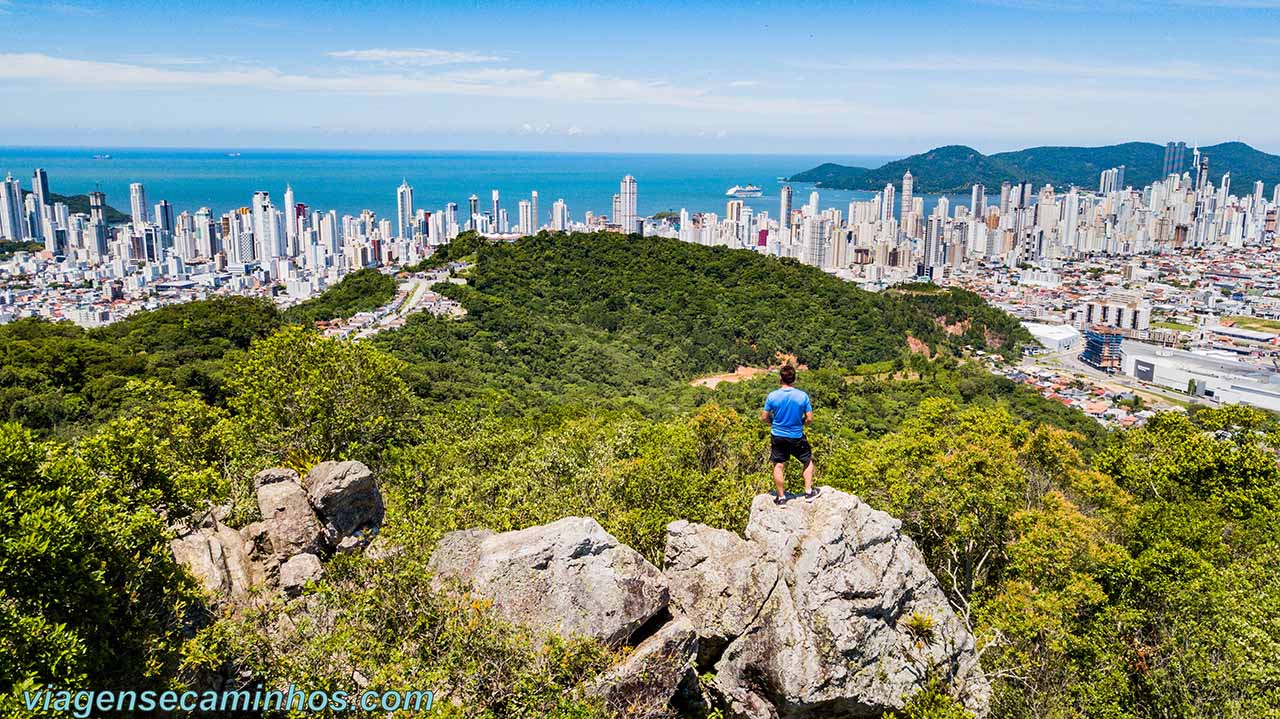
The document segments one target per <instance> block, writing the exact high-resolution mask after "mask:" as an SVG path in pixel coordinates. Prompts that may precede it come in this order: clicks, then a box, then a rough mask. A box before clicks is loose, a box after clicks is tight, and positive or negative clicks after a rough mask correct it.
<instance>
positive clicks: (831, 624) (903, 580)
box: [432, 487, 991, 719]
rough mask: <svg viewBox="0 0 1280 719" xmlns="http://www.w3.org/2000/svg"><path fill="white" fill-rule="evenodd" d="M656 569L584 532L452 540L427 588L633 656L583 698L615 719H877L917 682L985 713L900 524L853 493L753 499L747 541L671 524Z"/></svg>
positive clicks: (572, 529) (973, 659) (963, 655)
mask: <svg viewBox="0 0 1280 719" xmlns="http://www.w3.org/2000/svg"><path fill="white" fill-rule="evenodd" d="M663 563H664V565H665V567H664V569H663V570H661V571H660V570H659V569H658V568H657V567H654V566H653V565H652V564H649V563H648V562H647V561H645V560H644V559H643V558H642V557H640V555H639V554H637V553H636V552H635V551H634V550H632V549H630V548H629V547H626V546H625V545H622V544H620V543H619V542H618V541H617V540H616V539H615V538H614V537H612V536H611V535H610V534H608V533H607V532H605V531H604V530H603V529H602V528H601V527H600V525H599V524H597V523H596V522H595V520H592V519H589V518H580V517H570V518H566V519H562V520H560V521H558V522H554V523H552V524H548V525H545V526H541V527H532V528H529V529H524V530H520V531H515V532H506V533H503V534H494V533H492V532H488V531H487V530H466V531H462V532H454V533H452V534H450V535H447V536H446V537H444V538H443V539H442V540H441V542H440V545H439V547H438V549H437V550H436V553H435V554H434V555H433V556H432V567H433V569H434V571H435V576H436V578H437V581H439V582H442V583H444V585H446V586H447V585H450V584H460V585H464V586H465V587H466V588H467V589H469V590H470V591H472V592H474V593H476V594H479V595H481V596H485V597H488V598H490V599H492V600H493V602H494V607H495V609H496V610H497V611H498V612H499V613H500V614H501V615H502V616H503V617H504V618H505V619H507V620H509V621H512V622H516V623H520V624H525V625H528V626H533V627H538V628H543V629H546V630H549V631H554V632H559V633H562V634H566V635H572V634H580V635H587V636H592V637H597V638H599V639H602V640H604V641H607V642H611V643H613V644H634V645H635V648H634V649H633V650H632V651H631V652H630V653H629V654H628V655H627V658H626V659H625V660H624V661H623V662H622V663H621V664H619V665H618V666H616V667H614V668H613V669H612V670H611V671H610V672H608V673H607V674H605V675H604V676H602V677H599V678H597V679H596V680H594V681H592V682H589V683H588V684H587V685H586V691H589V692H592V693H594V694H595V695H597V696H598V697H600V698H601V699H602V700H603V701H605V703H606V704H608V705H609V706H610V708H612V709H613V710H614V711H615V713H616V714H617V715H619V716H628V717H661V716H670V715H674V714H676V713H678V712H679V710H680V709H682V708H684V707H685V706H688V705H690V704H699V703H710V704H714V705H718V706H722V707H724V708H725V709H727V710H728V714H729V715H731V716H737V717H746V718H749V719H804V718H807V717H815V718H816V717H879V716H881V715H883V714H884V713H885V712H888V711H891V710H894V709H900V708H902V707H903V705H904V704H905V702H906V701H907V700H908V699H909V698H910V697H911V695H913V694H914V693H915V692H917V691H919V690H920V688H922V687H923V686H924V685H925V684H926V683H927V682H928V681H929V679H930V677H938V678H940V679H941V680H942V681H943V682H944V683H945V685H946V686H948V687H949V688H950V690H951V692H952V695H953V696H954V697H955V698H956V699H958V700H959V701H960V702H961V703H962V704H963V705H964V706H965V708H967V709H968V710H969V711H971V712H973V713H974V714H975V715H977V716H983V715H985V714H986V712H987V708H988V704H989V701H990V693H991V690H990V686H989V685H988V683H987V680H986V678H985V677H984V676H983V673H982V669H981V668H980V667H979V665H978V659H977V655H976V652H975V646H974V638H973V636H972V634H970V632H969V631H968V629H967V628H966V627H965V624H964V623H963V622H962V621H961V620H960V618H959V617H958V616H957V615H956V613H955V612H954V611H953V610H952V608H951V605H950V604H949V602H948V601H947V598H946V596H945V595H944V594H943V592H942V588H941V587H940V586H939V584H938V581H937V579H936V578H935V577H934V576H933V575H932V574H931V573H930V572H929V570H928V568H927V567H926V566H925V563H924V557H923V556H922V555H921V553H920V550H919V549H918V548H917V547H916V546H915V543H914V542H912V541H911V539H910V538H908V537H907V536H905V535H904V534H903V533H902V525H901V523H900V522H899V521H898V520H896V519H894V518H893V517H891V516H889V515H888V514H885V513H884V512H880V511H877V510H874V509H872V508H871V507H869V506H868V505H867V504H866V503H864V502H863V501H862V500H860V499H858V498H857V497H855V496H852V495H849V494H845V493H843V492H839V491H837V490H834V489H831V488H829V487H827V488H824V490H823V491H822V493H821V494H820V495H819V496H818V497H816V498H814V499H812V500H795V501H792V502H790V503H788V504H787V505H785V506H777V505H775V504H774V503H773V501H772V499H771V497H770V496H768V495H761V496H759V497H757V498H756V499H755V501H754V503H753V504H752V507H751V519H750V522H749V523H748V525H747V530H746V537H745V538H743V537H740V536H738V535H737V534H734V533H733V532H727V531H724V530H719V529H713V528H711V527H707V526H703V525H699V524H691V523H689V522H685V521H679V522H674V523H672V524H671V525H670V526H668V527H667V543H666V552H665V558H664V562H663ZM699 675H701V676H702V680H700V679H699ZM708 676H709V677H710V678H709V679H707V677H708Z"/></svg>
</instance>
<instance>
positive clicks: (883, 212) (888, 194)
mask: <svg viewBox="0 0 1280 719" xmlns="http://www.w3.org/2000/svg"><path fill="white" fill-rule="evenodd" d="M893 195H894V190H893V184H892V183H890V184H888V185H885V186H884V193H883V197H884V201H883V202H881V203H880V220H881V221H882V222H888V221H889V220H892V219H893Z"/></svg>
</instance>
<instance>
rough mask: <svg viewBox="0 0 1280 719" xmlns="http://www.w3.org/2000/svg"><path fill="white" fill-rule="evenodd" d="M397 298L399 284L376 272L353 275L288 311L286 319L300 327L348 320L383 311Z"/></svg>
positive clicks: (360, 272)
mask: <svg viewBox="0 0 1280 719" xmlns="http://www.w3.org/2000/svg"><path fill="white" fill-rule="evenodd" d="M395 295H396V280H395V278H394V277H392V276H391V275H385V274H383V273H381V272H379V271H378V270H375V269H363V270H357V271H356V272H352V273H351V274H349V275H347V276H346V277H343V278H342V281H341V282H339V283H338V284H336V285H334V286H333V287H330V288H329V289H327V290H325V291H324V292H323V293H321V294H320V295H319V296H318V297H313V298H311V299H309V300H305V301H303V302H301V303H299V304H296V305H294V306H293V307H290V308H289V309H287V310H285V313H284V319H285V321H287V322H293V323H298V324H312V323H314V322H317V321H320V320H332V319H346V318H347V317H350V316H352V315H354V314H356V313H357V312H367V311H369V310H372V309H375V308H378V307H381V306H382V305H385V304H386V303H388V302H390V301H391V298H392V297H395Z"/></svg>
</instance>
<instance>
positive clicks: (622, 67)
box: [0, 0, 1280, 154]
mask: <svg viewBox="0 0 1280 719" xmlns="http://www.w3.org/2000/svg"><path fill="white" fill-rule="evenodd" d="M1278 104H1280V0H1221V1H1215V0H1183V1H1182V2H1176V3H1167V4H1155V3H1137V2H1122V1H1120V0H1093V1H1091V2H1090V1H1085V0H1082V1H1080V2H1066V1H1060V0H991V1H989V2H977V3H935V2H866V3H849V2H844V3H823V2H817V3H789V4H781V3H771V2H750V1H747V0H742V1H740V2H732V3H728V2H723V3H722V2H714V3H699V2H693V1H688V2H670V3H669V2H661V1H660V2H644V3H629V2H610V3H582V2H564V1H558V0H542V1H541V2H516V3H502V2H486V3H467V2H452V3H411V2H373V1H365V2H352V1H351V0H346V1H344V2H314V3H307V4H302V5H298V4H290V3H284V2H276V3H239V2H189V3H184V2H129V1H118V2H92V1H89V0H54V1H53V2H47V1H46V2H38V3H37V2H27V1H26V0H0V107H3V111H0V145H90V146H114V145H130V146H185V147H318V148H386V149H530V150H534V149H546V150H582V151H642V152H650V151H652V152H667V151H671V152H767V153H789V152H795V153H810V152H831V153H833V154H905V153H910V152H916V151H920V150H924V149H928V148H929V147H933V146H936V145H940V144H948V143H963V144H968V145H973V146H975V147H977V148H978V149H980V150H983V151H987V152H993V151H999V150H1007V149H1015V148H1019V147H1025V146H1028V145H1035V144H1105V143H1111V142H1120V141H1126V140H1151V141H1160V142H1163V141H1164V140H1167V139H1185V140H1187V141H1188V142H1194V143H1199V144H1211V143H1214V142H1219V141H1223V140H1234V139H1239V140H1243V141H1245V142H1248V143H1250V144H1252V145H1254V146H1256V147H1259V148H1261V149H1264V150H1268V151H1271V152H1280V122H1277V118H1278V117H1280V108H1278V107H1277V105H1278Z"/></svg>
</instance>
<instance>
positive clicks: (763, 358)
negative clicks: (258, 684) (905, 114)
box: [379, 233, 1029, 396]
mask: <svg viewBox="0 0 1280 719" xmlns="http://www.w3.org/2000/svg"><path fill="white" fill-rule="evenodd" d="M468 280H469V285H467V286H451V287H448V288H446V289H444V291H446V292H448V293H450V294H451V295H453V296H454V298H455V299H457V300H459V301H460V302H461V303H462V304H463V306H464V307H466V309H467V318H466V320H465V321H464V322H451V321H445V320H441V319H438V318H434V317H430V316H421V317H418V318H416V319H414V320H413V321H411V322H410V323H409V324H408V325H407V326H406V327H405V328H404V329H402V330H400V331H397V332H393V333H389V334H387V335H385V336H383V337H381V338H380V339H379V342H380V343H384V344H385V345H386V346H388V347H391V348H392V349H394V350H395V351H396V352H397V353H398V354H401V355H402V356H403V357H404V358H405V359H407V360H408V361H409V363H410V364H411V365H412V366H416V367H425V368H431V369H432V370H433V371H439V372H445V371H446V370H447V371H449V372H451V373H454V375H455V376H456V375H457V374H458V373H465V374H466V375H467V376H468V377H470V378H471V380H472V381H475V382H480V383H488V382H491V380H490V378H493V377H497V378H500V380H499V381H500V382H501V386H502V387H503V388H505V389H508V390H509V389H513V388H515V389H519V388H522V387H523V388H530V389H533V388H541V389H545V390H549V391H552V392H559V391H563V390H564V389H565V388H571V387H576V388H581V389H584V390H586V391H587V392H588V393H593V394H599V395H603V396H614V395H617V394H623V395H626V394H631V393H633V392H634V391H636V390H637V388H641V387H645V386H650V387H652V386H663V385H668V384H670V383H671V382H673V381H682V380H683V381H687V380H688V379H689V378H692V377H695V376H697V375H699V374H705V373H709V372H723V371H727V370H732V369H734V367H735V366H737V365H753V366H769V365H776V364H778V359H777V358H778V356H780V355H794V356H795V358H796V359H797V360H798V361H799V362H800V363H801V364H803V365H807V366H810V367H846V368H853V367H856V366H858V365H862V364H867V363H873V362H881V361H885V360H892V359H894V358H895V357H898V356H899V355H901V354H902V353H903V352H904V351H906V349H907V346H908V337H912V338H914V339H916V340H919V341H921V342H924V343H927V344H928V345H930V347H931V348H932V349H933V351H939V350H949V351H951V352H952V353H955V354H958V350H959V348H960V347H962V346H964V345H973V346H976V347H985V348H987V349H990V350H993V351H1003V352H1008V353H1016V352H1017V351H1018V347H1019V344H1020V343H1021V342H1024V341H1028V340H1029V338H1028V337H1027V335H1026V334H1025V331H1024V330H1023V329H1022V328H1021V327H1020V325H1019V324H1018V323H1017V321H1016V320H1014V319H1013V318H1011V317H1010V316H1008V315H1006V314H1004V313H1003V312H1000V311H998V310H995V309H992V308H991V307H989V306H988V305H987V304H986V303H985V302H983V301H982V299H981V298H980V297H978V296H977V295H974V294H972V293H969V292H965V291H963V290H958V289H951V290H943V289H941V288H936V287H929V288H927V289H921V291H919V292H910V293H898V294H874V293H870V292H865V291H863V290H860V289H858V288H857V287H855V286H853V285H851V284H849V283H847V282H844V281H842V280H839V279H837V278H835V277H833V276H831V275H828V274H826V273H824V272H822V271H820V270H817V269H815V268H812V267H808V266H805V265H801V264H800V263H798V262H795V261H792V260H787V259H777V258H770V257H764V256H761V255H759V254H757V253H755V252H751V251H747V250H730V249H727V248H720V247H703V246H700V245H692V244H689V243H685V242H680V241H678V240H672V239H663V238H648V239H645V240H644V241H642V242H637V241H636V240H634V239H629V238H627V237H624V236H622V235H618V234H613V233H595V234H569V235H553V234H549V233H544V234H541V235H539V236H536V237H526V238H523V239H521V240H519V241H517V242H514V243H497V244H485V245H481V246H480V247H479V248H478V250H477V251H476V263H475V266H474V267H473V269H472V270H471V272H470V274H469V277H468ZM947 327H950V331H948V329H947ZM989 339H990V341H991V343H990V344H988V340H989ZM513 377H518V378H519V381H515V382H513V381H511V380H512V378H513Z"/></svg>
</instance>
